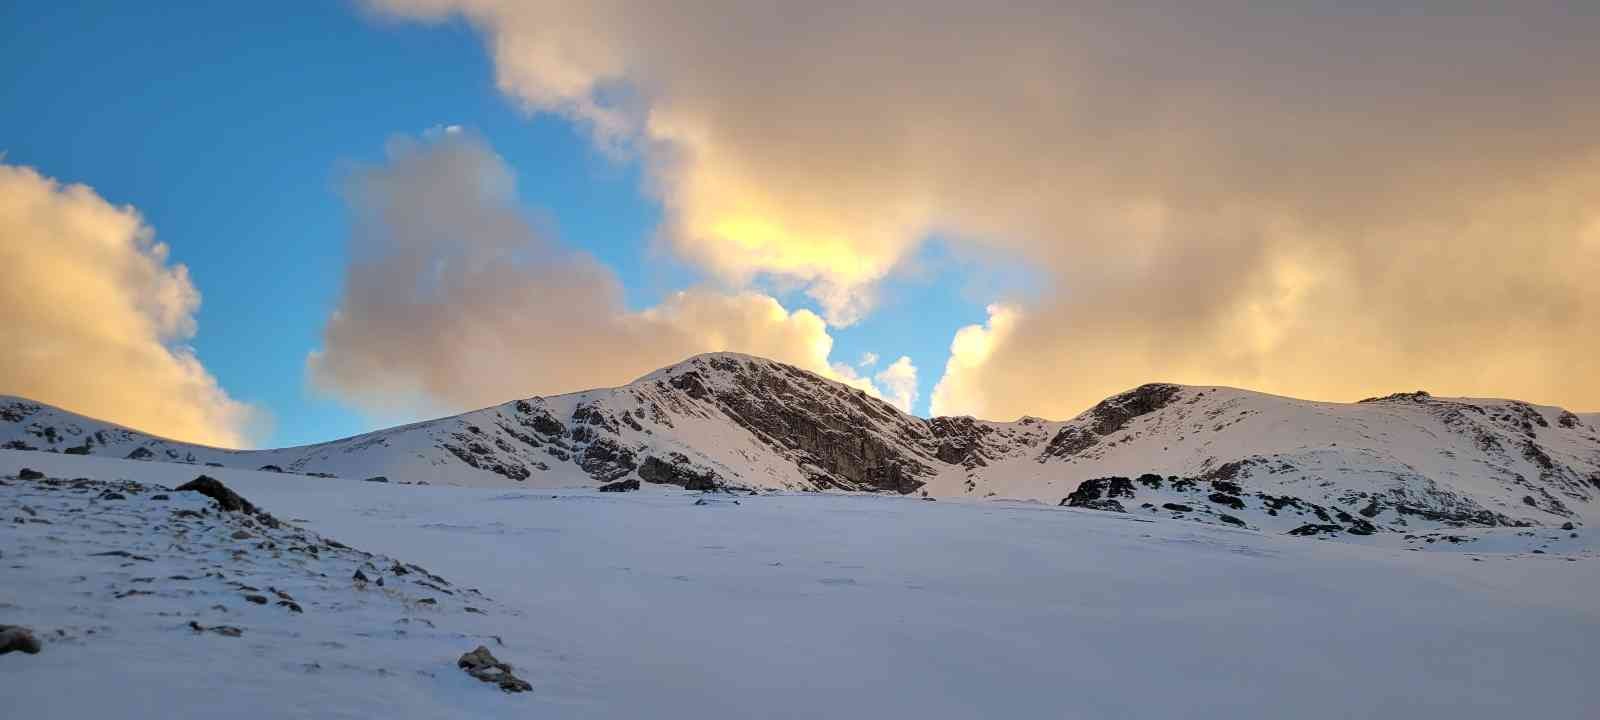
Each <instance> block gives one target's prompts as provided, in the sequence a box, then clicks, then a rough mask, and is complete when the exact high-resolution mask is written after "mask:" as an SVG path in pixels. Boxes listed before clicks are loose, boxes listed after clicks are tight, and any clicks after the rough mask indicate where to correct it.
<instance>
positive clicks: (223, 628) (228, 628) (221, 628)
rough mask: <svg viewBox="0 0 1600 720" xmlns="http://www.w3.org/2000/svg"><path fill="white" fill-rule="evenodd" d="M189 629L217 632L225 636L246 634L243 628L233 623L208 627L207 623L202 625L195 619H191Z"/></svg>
mask: <svg viewBox="0 0 1600 720" xmlns="http://www.w3.org/2000/svg"><path fill="white" fill-rule="evenodd" d="M189 629H191V630H193V631H195V632H197V633H198V632H209V633H216V634H218V635H221V636H223V637H239V636H240V635H243V634H244V631H243V630H240V629H239V628H236V627H234V626H232V625H212V626H210V627H206V626H205V625H201V624H200V623H197V622H195V621H193V620H190V621H189Z"/></svg>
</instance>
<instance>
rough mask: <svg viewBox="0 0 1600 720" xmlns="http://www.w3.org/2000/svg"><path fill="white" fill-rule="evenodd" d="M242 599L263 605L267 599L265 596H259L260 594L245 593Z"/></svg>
mask: <svg viewBox="0 0 1600 720" xmlns="http://www.w3.org/2000/svg"><path fill="white" fill-rule="evenodd" d="M244 599H245V600H248V601H250V602H253V603H255V604H257V605H265V604H267V599H266V598H265V597H263V596H261V595H246V596H244Z"/></svg>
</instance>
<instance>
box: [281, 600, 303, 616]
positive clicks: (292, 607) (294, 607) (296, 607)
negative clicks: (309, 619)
mask: <svg viewBox="0 0 1600 720" xmlns="http://www.w3.org/2000/svg"><path fill="white" fill-rule="evenodd" d="M278 605H279V607H286V608H289V611H290V612H297V613H303V612H305V610H304V609H302V608H301V607H300V603H297V602H295V601H293V600H279V601H278Z"/></svg>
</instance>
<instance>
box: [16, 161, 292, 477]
mask: <svg viewBox="0 0 1600 720" xmlns="http://www.w3.org/2000/svg"><path fill="white" fill-rule="evenodd" d="M154 236H155V233H154V231H152V230H151V229H150V228H149V227H148V226H146V225H145V224H144V221H143V219H142V218H140V216H139V214H138V213H137V212H135V211H134V209H133V208H131V207H126V206H124V207H117V206H114V205H112V204H110V203H108V202H106V201H105V200H104V199H102V198H101V197H100V196H99V195H97V194H95V191H94V190H92V189H90V188H89V187H87V186H84V185H63V184H61V183H59V182H57V181H55V180H53V179H51V178H47V177H45V176H43V175H40V174H39V173H38V172H37V171H35V170H34V169H33V168H29V167H20V166H15V165H6V164H0V267H4V268H5V271H6V272H5V282H0V327H3V328H5V332H4V335H5V341H4V342H3V343H0V393H4V394H10V395H20V396H24V397H27V398H29V399H32V400H37V401H40V402H46V403H50V404H52V405H57V406H60V407H63V408H66V409H67V410H71V411H73V412H77V413H81V414H84V415H89V416H91V417H94V418H97V419H103V420H109V421H112V422H116V423H121V424H123V425H127V426H130V427H133V428H135V429H138V430H143V431H146V432H150V433H155V434H157V435H162V436H165V437H169V438H173V439H177V440H187V441H191V442H198V443H205V444H208V445H217V446H222V447H242V446H246V445H248V444H249V442H250V440H251V438H252V437H255V436H257V435H258V434H259V430H260V429H261V428H260V427H259V425H260V423H261V422H262V419H263V418H262V415H261V414H260V413H259V412H258V411H257V410H255V409H254V408H252V407H250V406H248V405H246V404H244V403H240V402H238V401H236V400H234V399H232V398H230V397H228V394H227V393H226V392H223V390H222V389H221V388H220V387H218V385H217V381H216V378H214V377H212V376H211V374H210V373H208V372H207V371H206V369H205V367H204V366H203V365H201V363H200V360H199V359H198V358H197V357H195V354H194V352H193V351H191V350H190V349H188V348H187V347H185V346H183V345H182V344H181V343H182V342H183V341H185V340H187V339H188V338H189V337H191V336H193V335H194V332H195V320H194V314H195V311H196V310H198V309H199V307H200V293H199V292H198V291H196V290H195V288H194V285H193V284H192V283H190V282H189V274H188V271H187V270H186V269H185V268H184V266H183V265H174V264H170V263H169V261H168V259H167V247H166V246H165V245H162V244H161V243H158V242H155V240H154Z"/></svg>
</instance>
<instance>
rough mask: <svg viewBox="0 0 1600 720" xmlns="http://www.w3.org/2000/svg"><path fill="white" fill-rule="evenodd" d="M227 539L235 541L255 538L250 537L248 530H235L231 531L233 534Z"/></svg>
mask: <svg viewBox="0 0 1600 720" xmlns="http://www.w3.org/2000/svg"><path fill="white" fill-rule="evenodd" d="M228 537H231V538H233V539H235V540H249V539H250V538H253V537H255V536H254V535H251V534H250V531H249V530H235V531H233V534H232V535H229V536H228Z"/></svg>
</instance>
